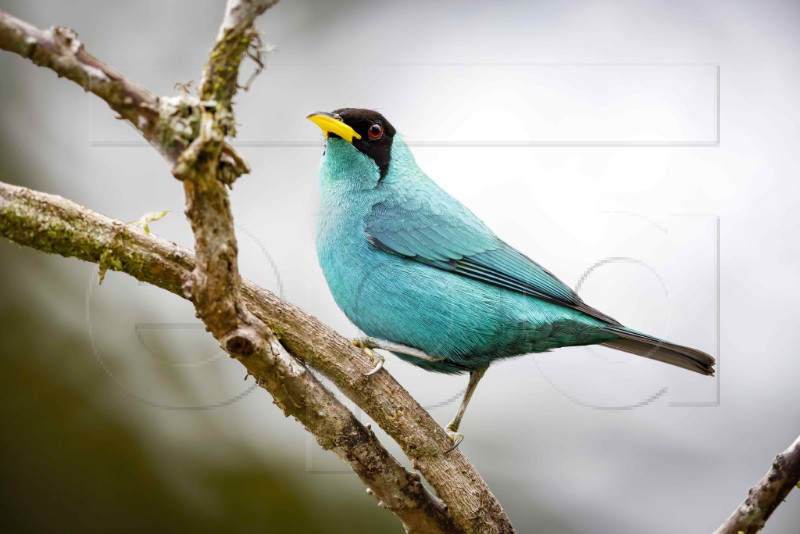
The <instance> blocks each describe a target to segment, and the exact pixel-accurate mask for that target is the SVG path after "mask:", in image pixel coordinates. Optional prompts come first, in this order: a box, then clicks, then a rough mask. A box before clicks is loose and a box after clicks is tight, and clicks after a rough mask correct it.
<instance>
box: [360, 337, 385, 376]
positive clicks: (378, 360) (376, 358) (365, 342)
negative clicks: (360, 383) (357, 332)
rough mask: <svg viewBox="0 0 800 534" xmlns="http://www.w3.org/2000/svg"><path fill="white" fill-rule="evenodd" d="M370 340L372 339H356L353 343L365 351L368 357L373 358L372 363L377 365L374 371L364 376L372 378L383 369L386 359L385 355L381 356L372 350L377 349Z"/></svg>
mask: <svg viewBox="0 0 800 534" xmlns="http://www.w3.org/2000/svg"><path fill="white" fill-rule="evenodd" d="M370 340H371V338H368V337H366V338H358V339H354V340H353V341H352V343H353V345H355V346H356V347H358V348H360V349H361V350H363V351H364V352H365V353H366V354H367V356H369V357H370V358H372V361H373V362H374V363H375V367H373V368H372V370H371V371H369V372H368V373H365V374H364V376H372V375H374V374H375V373H377V372H378V371H380V370H381V369H383V362H384V361H385V358H384V357H383V355H381V354H379V353H377V352H375V351H374V350H372V349H373V348H376V347H374V346H373V345H372V344H371V343H370Z"/></svg>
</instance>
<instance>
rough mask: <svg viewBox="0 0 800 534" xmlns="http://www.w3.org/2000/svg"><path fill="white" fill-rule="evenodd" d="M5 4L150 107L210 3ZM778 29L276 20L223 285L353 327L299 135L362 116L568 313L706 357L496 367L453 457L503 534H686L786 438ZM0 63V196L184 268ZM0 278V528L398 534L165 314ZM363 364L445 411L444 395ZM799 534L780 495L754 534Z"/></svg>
mask: <svg viewBox="0 0 800 534" xmlns="http://www.w3.org/2000/svg"><path fill="white" fill-rule="evenodd" d="M0 5H1V6H2V9H4V10H7V11H9V12H11V13H12V14H14V15H16V16H19V17H21V18H23V19H25V20H27V21H29V22H31V23H33V24H35V25H37V26H42V27H47V26H50V25H54V24H59V25H65V26H70V27H73V28H75V29H76V30H78V32H79V34H80V37H81V39H82V40H83V42H84V43H85V44H86V46H87V47H88V49H89V50H90V51H91V52H93V53H94V54H95V55H97V56H98V57H100V58H102V59H103V60H105V61H106V62H108V63H109V64H110V65H112V66H114V67H116V68H118V69H120V70H121V71H123V72H124V73H126V74H127V75H129V76H130V77H132V78H133V79H135V80H137V81H139V82H141V83H142V84H143V85H145V86H147V87H149V88H150V89H152V90H153V91H155V92H157V93H159V94H174V92H175V91H174V90H173V85H174V84H175V83H176V82H188V81H189V80H197V77H198V74H199V72H200V66H201V65H202V62H203V60H204V58H205V55H206V53H207V51H208V49H209V47H210V46H211V44H212V42H213V37H214V36H215V35H216V30H217V27H218V24H219V21H220V20H221V16H222V9H223V5H224V2H222V1H210V0H202V1H201V0H195V1H170V2H155V1H150V0H147V1H137V2H122V1H105V2H101V1H63V0H62V1H56V0H33V1H26V2H23V1H9V0H3V1H2V2H1V3H0ZM798 23H800V5H799V4H797V3H796V2H791V1H783V2H780V1H771V2H758V3H755V2H736V1H727V2H723V1H705V2H683V1H678V2H630V3H620V2H531V3H504V4H502V5H500V4H493V3H489V2H458V3H456V2H449V3H446V2H439V3H435V4H434V3H426V2H402V3H389V2H383V3H376V2H327V3H323V2H290V1H285V2H282V3H280V4H279V5H278V6H277V7H275V8H274V9H272V10H271V11H269V12H268V14H267V15H266V16H264V17H263V18H262V19H261V20H260V22H259V27H260V29H261V30H262V31H263V32H264V35H265V40H266V41H267V42H269V43H272V44H274V45H275V46H276V47H277V48H276V50H275V51H274V52H272V53H270V55H269V57H268V67H267V69H266V71H265V72H264V73H263V74H262V76H261V77H260V78H259V79H258V80H257V81H256V82H255V84H254V85H253V88H252V90H251V91H250V92H249V93H243V94H241V95H240V96H239V97H238V102H239V107H238V121H239V123H240V138H239V146H240V148H241V151H242V152H243V153H244V154H245V156H246V157H247V158H248V160H249V161H250V163H251V165H252V167H253V173H252V175H251V176H247V177H244V178H242V179H241V180H240V181H239V182H238V183H237V184H236V186H235V188H234V191H233V193H232V201H233V209H234V214H235V216H236V221H237V224H238V226H239V230H240V232H239V239H240V242H241V258H240V260H241V265H242V271H243V272H244V274H245V275H246V276H248V277H249V278H251V279H253V280H256V281H258V282H259V283H261V284H263V285H264V286H266V287H268V288H270V289H272V290H274V291H278V292H281V293H282V294H283V295H284V296H285V298H287V299H289V300H291V301H292V302H294V303H296V304H298V305H300V306H301V307H303V308H304V309H306V310H308V311H309V312H311V313H313V314H315V315H317V316H318V317H320V318H322V319H323V320H324V321H325V322H326V323H328V324H330V325H331V326H333V327H334V328H336V329H337V330H339V331H340V332H342V333H343V334H345V335H348V336H355V335H357V334H358V332H357V330H356V329H355V327H353V326H352V325H351V324H349V323H348V321H347V320H346V318H345V317H344V316H343V315H342V313H341V312H340V311H339V310H338V309H337V307H336V305H335V303H334V302H333V300H332V298H331V297H330V294H329V292H328V290H327V287H326V286H325V282H324V280H323V278H322V274H321V271H320V269H319V267H318V266H317V262H316V256H315V251H314V227H315V217H316V212H317V206H318V199H317V180H316V169H317V166H318V164H319V158H320V155H321V150H322V148H321V147H322V137H321V135H320V133H319V132H318V130H317V129H316V127H314V126H313V125H312V124H310V123H308V122H307V121H305V120H304V117H305V115H306V114H308V113H310V112H312V111H316V110H331V109H333V108H337V107H343V106H358V107H372V108H377V109H379V110H381V111H382V112H383V113H384V114H385V115H386V116H387V117H388V118H389V120H390V121H392V122H393V124H394V125H395V126H396V127H397V128H398V130H399V131H400V133H402V134H404V135H405V136H406V137H407V139H408V140H409V143H410V144H411V145H412V146H413V147H414V148H413V149H414V152H415V154H416V156H417V160H418V162H419V163H420V165H421V166H422V167H423V168H424V169H425V170H426V171H427V172H428V173H429V174H430V175H431V176H432V177H433V178H434V179H435V180H436V181H438V182H439V183H440V184H441V185H443V186H444V187H445V188H446V189H448V190H449V191H450V192H451V193H453V194H454V195H456V196H457V197H458V198H459V199H461V200H462V201H464V202H465V203H467V204H468V205H469V206H470V207H471V208H472V209H473V210H474V211H475V212H476V213H477V214H478V215H479V216H481V217H482V218H483V219H484V220H485V221H486V222H487V223H488V224H489V225H490V226H491V227H492V228H493V229H495V230H496V231H497V233H499V234H500V235H501V236H502V237H504V238H505V239H507V240H508V241H509V242H511V243H512V244H514V245H515V246H517V247H519V248H520V249H521V250H523V251H524V252H526V253H527V254H529V255H531V256H533V257H535V258H536V259H537V260H538V261H540V262H541V263H543V264H544V265H545V266H547V267H548V268H549V269H551V270H552V271H554V272H555V273H557V274H558V275H559V276H560V277H561V278H562V279H563V280H565V281H566V282H567V283H568V284H570V285H572V286H580V293H581V295H583V296H584V298H585V299H586V300H588V301H589V302H590V303H591V304H593V305H594V306H596V307H598V308H600V309H602V310H603V311H606V312H607V313H609V314H611V315H613V316H615V317H616V318H618V319H620V320H621V321H623V322H625V323H626V324H629V325H630V326H633V327H636V328H639V329H642V330H646V331H649V332H652V333H655V334H658V335H661V336H664V337H667V338H669V339H671V340H673V341H676V342H680V343H684V344H687V345H692V346H696V347H698V348H701V349H703V350H706V351H708V352H710V353H712V354H714V355H718V356H719V359H720V366H719V370H720V372H719V374H718V378H717V379H708V378H703V377H700V376H695V375H690V374H688V373H686V372H684V371H681V370H678V369H672V368H669V367H667V366H664V365H660V364H657V363H653V362H650V361H646V360H643V359H636V358H633V357H629V356H627V355H623V354H619V353H613V352H611V351H606V350H603V349H585V348H576V349H562V350H558V351H556V352H553V353H549V354H543V355H539V356H536V357H533V356H527V357H523V358H518V359H515V360H512V361H508V362H505V363H503V364H500V365H497V366H495V367H493V368H492V369H491V370H490V372H489V373H487V375H486V377H485V378H484V380H483V382H482V384H481V387H480V388H479V389H478V392H477V394H476V395H475V397H474V399H473V402H472V405H471V407H470V410H469V412H468V414H467V416H466V419H465V422H464V424H463V426H462V430H463V432H464V433H465V434H466V440H465V441H464V443H463V444H462V445H461V447H462V449H463V450H464V452H465V453H466V454H467V455H468V456H469V457H470V459H471V460H472V462H473V463H474V464H475V465H476V466H477V468H478V469H479V470H480V471H481V473H482V474H483V475H484V477H485V478H486V480H487V481H488V483H489V484H490V486H491V487H492V488H493V490H494V491H495V493H496V495H497V496H498V498H499V499H500V501H501V502H502V503H503V505H504V507H505V508H506V510H507V511H508V513H509V514H510V516H511V518H512V521H513V522H514V523H515V525H516V526H517V527H518V529H519V530H520V531H521V532H532V531H539V532H555V533H562V532H563V533H567V532H576V533H583V532H609V533H610V532H631V533H638V532H652V533H668V532H669V533H672V532H709V531H711V530H713V529H714V528H716V526H718V524H719V523H720V522H721V521H722V520H723V519H724V518H725V517H726V516H727V515H728V514H729V513H730V512H731V511H732V510H733V508H734V507H735V506H736V505H737V504H738V503H739V502H740V501H741V499H742V498H743V497H744V496H745V494H746V490H747V488H749V486H750V485H752V484H753V483H754V482H755V481H756V480H757V479H758V478H759V477H760V476H761V475H762V474H763V473H764V471H765V470H766V469H767V467H768V465H769V462H770V461H771V458H772V456H773V455H774V454H776V453H777V452H779V451H780V450H782V449H783V448H785V447H786V446H787V445H788V444H789V443H791V442H792V441H793V439H794V438H795V437H796V436H797V433H798V432H800V425H799V424H798V421H799V420H800V417H798V416H800V402H798V401H800V389H798V387H797V382H796V376H797V374H798V372H799V371H800V363H798V359H797V358H796V356H795V351H796V346H797V345H798V343H797V341H798V340H797V329H796V328H795V325H796V324H797V323H798V322H799V321H800V317H798V315H797V312H796V307H795V303H796V302H798V300H800V286H798V284H797V283H796V282H794V281H795V280H796V273H797V272H798V267H800V255H798V252H797V250H798V247H797V245H796V239H793V237H794V234H795V232H796V229H797V228H798V226H800V215H798V214H797V211H796V210H795V209H794V207H795V204H796V203H797V196H798V193H799V191H798V186H797V164H796V157H794V156H795V152H796V147H797V133H796V132H797V128H796V125H797V124H798V121H799V119H800V117H799V116H798V115H799V113H798V111H799V110H800V107H798V104H797V100H796V95H797V94H798V84H799V83H800V76H799V75H798V70H797V67H796V65H797V62H798V55H799V54H798V52H799V51H800V37H798V34H797V31H796V28H797V27H798ZM250 68H252V67H250ZM0 72H2V75H1V76H0V102H2V103H1V104H0V113H2V115H1V116H2V120H3V128H2V133H0V136H2V144H1V145H0V158H1V160H2V161H1V162H0V170H1V171H2V176H3V178H2V179H3V180H5V181H7V182H10V183H14V184H21V185H26V186H29V187H33V188H36V189H40V190H44V191H47V192H51V193H56V194H60V195H63V196H65V197H68V198H71V199H73V200H75V201H76V202H78V203H81V204H83V205H86V206H88V207H90V208H92V209H94V210H97V211H99V212H101V213H104V214H107V215H109V216H112V217H115V218H119V219H122V220H134V219H137V218H139V217H140V216H141V215H142V214H144V213H145V212H151V211H160V210H164V209H168V210H170V211H171V213H170V214H169V215H168V216H167V217H166V218H165V219H163V220H162V221H159V222H157V223H154V224H153V225H152V230H153V231H154V232H155V233H157V234H159V235H161V236H164V237H167V238H169V239H172V240H174V241H175V242H177V243H180V244H182V245H185V246H190V245H191V234H190V232H189V229H188V225H187V224H186V222H185V220H184V219H183V215H182V205H183V195H182V191H181V188H180V186H179V184H178V183H177V182H176V181H175V180H174V179H172V178H171V177H170V175H169V171H168V169H167V167H166V165H165V164H164V162H163V161H162V160H161V159H160V157H159V156H158V154H157V153H156V152H155V151H154V150H152V149H150V148H148V147H146V146H144V145H143V144H142V142H141V141H140V140H139V138H138V137H137V135H136V133H135V132H134V131H133V130H132V129H131V128H130V127H129V126H127V125H125V124H122V123H120V122H119V121H115V120H114V119H113V114H112V113H111V112H109V110H108V109H107V108H106V106H105V104H104V103H102V102H100V101H98V100H96V99H94V98H93V97H91V96H90V95H87V94H85V93H84V92H83V91H82V90H81V89H80V88H78V87H76V86H74V85H73V84H70V83H66V82H64V81H61V80H57V79H56V77H55V76H54V75H53V74H52V73H50V72H47V71H45V70H41V69H37V68H34V67H33V66H32V65H30V64H29V63H27V62H24V61H22V60H21V59H19V58H17V57H12V56H11V55H9V54H2V55H0ZM0 272H2V282H0V284H1V286H0V291H2V295H3V298H2V299H0V314H2V321H0V329H2V330H1V331H0V350H1V351H2V359H0V365H1V366H2V367H3V369H2V371H1V372H0V380H1V381H2V387H0V391H2V397H3V398H2V402H1V403H0V421H2V424H3V428H4V431H3V438H2V440H0V449H2V455H3V458H4V460H3V461H2V462H0V484H1V485H2V492H3V498H2V499H0V502H2V503H3V504H2V505H1V506H2V507H3V513H2V514H0V516H1V517H2V519H0V521H2V522H7V523H9V524H10V525H14V526H17V527H21V528H24V529H25V530H29V531H63V530H81V531H104V530H109V529H113V530H117V531H127V530H130V531H139V530H141V529H142V528H159V529H166V528H171V529H173V530H178V531H183V530H186V531H188V530H193V531H195V532H197V531H219V530H226V531H232V532H252V531H270V532H272V531H274V532H300V531H320V532H331V531H341V532H348V531H353V530H364V531H381V530H388V531H399V530H400V528H399V524H398V523H397V522H396V521H394V520H393V519H392V518H391V517H390V516H389V514H387V513H385V512H382V511H380V510H379V509H378V508H377V506H375V502H374V500H373V499H372V498H371V497H369V496H367V495H365V494H364V490H363V487H362V486H361V485H360V483H359V481H358V480H357V479H356V477H355V476H354V475H352V474H350V473H349V472H347V471H346V469H345V468H343V466H342V465H341V464H340V463H339V462H338V460H337V459H336V458H335V457H332V456H331V455H328V454H327V453H323V452H322V451H320V450H319V448H318V447H317V445H316V444H315V443H314V442H313V440H312V439H311V438H310V437H309V436H307V435H306V434H305V433H304V431H303V430H302V429H301V427H300V426H299V425H298V424H297V423H296V422H294V421H292V420H287V419H285V418H284V417H283V416H282V415H281V413H280V412H279V410H277V409H276V408H275V407H274V406H273V405H272V403H271V401H270V399H269V398H268V396H267V395H265V394H263V393H262V392H261V391H260V390H255V391H252V392H251V391H250V388H251V386H252V383H251V382H243V381H242V376H243V370H242V369H241V367H240V366H238V365H236V364H234V363H232V362H230V361H229V360H228V358H227V357H225V356H224V355H223V354H220V352H219V350H218V349H217V348H216V347H215V345H214V343H213V341H211V340H210V338H209V337H208V336H207V335H206V334H204V333H203V331H202V328H201V327H198V323H197V320H196V319H195V318H194V315H193V311H192V309H191V307H190V305H188V304H187V303H185V302H183V301H181V300H179V299H178V298H176V297H174V296H172V295H168V294H165V293H164V292H162V291H159V290H156V289H154V288H152V287H149V286H144V285H140V284H137V283H136V282H135V281H133V280H132V279H130V278H128V277H126V276H124V275H120V274H117V273H108V274H107V276H106V279H105V281H104V282H103V284H102V285H101V286H98V285H97V282H96V268H95V267H94V266H91V265H86V264H83V263H79V262H77V261H74V260H65V259H62V258H57V257H49V256H46V255H43V254H40V253H36V252H32V251H30V250H23V249H20V248H19V247H17V246H16V245H12V244H9V243H7V242H4V243H0ZM387 368H388V369H389V370H390V372H391V373H392V374H393V375H394V376H396V377H397V379H398V380H399V381H400V382H401V383H402V384H403V385H404V386H406V387H407V388H408V389H409V390H410V391H411V392H412V393H413V394H414V396H415V397H416V398H418V399H419V400H420V402H422V403H423V404H424V405H426V406H428V407H430V409H431V413H432V414H433V416H434V417H435V418H436V419H437V420H438V421H440V422H441V423H442V424H445V423H446V422H447V421H448V420H449V419H450V417H451V416H452V415H453V413H454V411H455V409H456V405H457V401H455V402H454V401H453V399H454V398H457V396H458V394H459V392H460V391H461V389H462V388H463V387H464V385H465V383H466V378H465V377H446V376H439V375H432V374H426V373H424V372H422V371H420V370H417V369H415V368H413V367H412V366H410V365H407V364H405V363H402V362H400V361H399V360H397V359H395V358H393V357H391V356H390V357H389V358H388V361H387ZM364 421H365V422H367V420H366V418H364ZM392 450H393V451H394V452H395V453H396V454H398V455H400V452H399V450H398V449H397V448H396V447H394V448H392ZM798 522H800V512H798V503H797V495H795V494H792V495H790V497H789V499H788V502H787V503H786V504H784V505H783V506H782V507H781V508H780V509H779V510H778V511H777V512H776V514H775V516H774V518H773V519H772V520H771V521H770V523H769V525H768V527H767V529H766V532H772V533H780V532H793V531H796V529H797V524H798Z"/></svg>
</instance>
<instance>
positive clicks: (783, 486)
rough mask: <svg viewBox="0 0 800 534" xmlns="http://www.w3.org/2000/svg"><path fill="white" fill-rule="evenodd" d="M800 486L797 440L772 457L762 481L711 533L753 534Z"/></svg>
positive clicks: (799, 446)
mask: <svg viewBox="0 0 800 534" xmlns="http://www.w3.org/2000/svg"><path fill="white" fill-rule="evenodd" d="M798 483H800V437H798V438H797V439H796V440H795V442H794V443H792V444H791V446H789V448H788V449H786V450H785V451H783V452H782V453H780V454H779V455H778V456H776V457H775V460H774V461H773V462H772V467H771V468H770V470H769V471H767V474H766V475H764V478H762V479H761V480H759V481H758V483H757V484H756V485H755V486H753V487H752V488H750V491H749V492H748V493H747V498H746V499H745V500H744V502H743V503H742V504H740V505H739V507H738V508H737V509H736V510H735V511H734V512H733V513H732V514H731V516H730V517H729V518H728V519H727V520H725V522H724V523H723V524H722V526H721V527H719V528H718V529H717V530H716V532H714V534H754V533H755V532H758V531H759V530H761V529H762V528H764V525H765V524H766V522H767V519H769V516H771V515H772V512H774V511H775V509H776V508H777V507H778V506H779V505H780V504H781V503H782V502H783V501H784V500H785V499H786V497H787V496H788V495H789V492H790V491H792V488H794V487H795V486H797V484H798Z"/></svg>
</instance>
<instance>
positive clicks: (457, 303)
mask: <svg viewBox="0 0 800 534" xmlns="http://www.w3.org/2000/svg"><path fill="white" fill-rule="evenodd" d="M307 118H308V119H309V120H310V121H311V122H313V123H314V124H316V125H317V126H319V127H320V128H321V129H322V131H323V133H324V135H325V138H326V141H325V149H324V152H323V156H322V161H321V163H320V169H319V187H320V215H319V220H318V225H317V236H316V248H317V257H318V260H319V264H320V266H321V268H322V272H323V275H324V277H325V280H326V282H327V284H328V287H329V288H330V291H331V293H332V295H333V298H334V300H335V301H336V304H337V305H338V306H339V307H340V308H341V309H342V311H343V312H344V313H345V315H346V316H347V317H348V318H349V319H350V321H352V322H353V323H354V324H355V325H356V326H357V327H358V328H359V329H360V330H361V331H362V332H364V334H366V336H365V337H362V338H358V339H355V340H353V342H354V343H355V344H356V345H357V346H359V347H361V348H363V349H364V350H365V351H367V352H368V354H369V355H370V356H371V357H373V358H374V360H375V362H376V364H375V367H374V369H373V371H371V372H370V373H368V374H372V373H374V372H377V371H378V370H380V368H381V366H382V365H383V357H382V356H380V355H379V354H377V353H375V352H374V351H373V350H372V349H383V350H387V351H389V352H391V353H393V354H395V355H396V356H397V357H399V358H401V359H403V360H405V361H407V362H410V363H412V364H414V365H416V366H418V367H421V368H422V369H425V370H428V371H434V372H438V373H447V374H461V373H469V382H468V385H467V389H466V391H465V393H464V396H463V399H462V401H461V404H460V406H459V409H458V411H457V413H456V415H455V417H454V418H453V420H452V421H450V423H449V424H448V425H447V426H446V427H445V430H446V432H447V434H448V435H449V436H450V438H451V439H452V441H453V446H452V448H455V447H457V446H458V444H459V443H460V442H461V440H462V439H463V434H461V433H460V432H459V427H460V425H461V421H462V418H463V417H464V413H465V411H466V409H467V405H468V404H469V401H470V399H471V398H472V395H473V393H474V392H475V388H476V387H477V385H478V382H479V381H480V380H481V378H482V377H483V375H484V373H485V372H486V369H487V368H488V367H489V366H490V365H491V364H492V363H493V362H495V361H496V360H502V359H505V358H510V357H514V356H520V355H524V354H530V353H541V352H547V351H550V350H552V349H556V348H559V347H567V346H581V345H595V344H599V345H603V346H606V347H611V348H613V349H617V350H620V351H624V352H627V353H631V354H635V355H639V356H644V357H646V358H650V359H652V360H657V361H660V362H664V363H668V364H671V365H675V366H678V367H681V368H683V369H688V370H690V371H694V372H697V373H700V374H703V375H713V374H714V364H715V360H714V358H713V357H711V356H710V355H708V354H707V353H705V352H702V351H700V350H697V349H693V348H689V347H685V346H681V345H677V344H674V343H671V342H668V341H665V340H662V339H659V338H658V337H655V336H651V335H648V334H645V333H642V332H639V331H636V330H633V329H631V328H628V327H626V326H624V325H622V324H621V323H620V322H618V321H617V320H615V319H613V318H612V317H610V316H608V315H606V314H605V313H603V312H601V311H599V310H597V309H595V308H593V307H591V306H589V305H588V304H586V303H585V302H584V301H583V300H582V299H581V297H579V296H578V295H577V294H576V293H575V292H574V291H573V290H572V289H571V288H570V287H569V286H567V285H566V284H565V283H564V282H562V281H561V280H559V279H558V278H556V276H555V275H553V274H552V273H551V272H550V271H548V270H547V269H545V268H544V267H542V266H541V265H539V264H538V263H536V262H535V261H533V260H532V259H530V258H528V257H527V256H526V255H525V254H523V253H522V252H520V251H519V250H517V249H515V248H514V247H512V246H511V245H509V244H508V243H506V242H505V241H503V240H502V239H500V238H499V237H498V236H497V235H496V234H495V233H494V232H493V231H492V230H490V229H489V227H488V226H487V225H486V224H485V223H484V222H483V221H481V220H480V219H479V218H478V217H477V216H476V215H475V214H473V213H472V212H471V211H470V210H469V209H468V208H467V207H466V206H464V205H463V204H462V203H461V202H459V201H458V200H456V199H455V198H454V197H452V196H451V195H450V194H448V193H447V192H446V191H444V190H443V189H442V188H441V187H439V186H438V185H437V184H436V183H435V182H434V181H433V180H431V179H430V178H429V177H428V175H427V174H425V172H424V171H423V170H422V169H420V167H419V166H418V165H417V163H416V161H415V159H414V155H413V154H412V152H411V150H410V148H409V146H408V144H407V143H406V142H405V140H404V139H403V137H402V136H401V135H400V134H398V133H397V130H396V129H395V127H394V126H393V125H392V124H391V123H390V122H389V121H388V120H386V118H385V117H384V116H383V115H382V114H381V113H379V112H377V111H373V110H369V109H360V108H341V109H337V110H335V111H333V112H316V113H312V114H310V115H308V116H307ZM452 448H451V449H448V450H452Z"/></svg>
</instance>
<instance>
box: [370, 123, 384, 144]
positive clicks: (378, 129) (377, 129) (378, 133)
mask: <svg viewBox="0 0 800 534" xmlns="http://www.w3.org/2000/svg"><path fill="white" fill-rule="evenodd" d="M367 133H368V134H369V138H370V139H372V140H373V141H374V140H377V139H380V138H381V137H382V136H383V126H381V125H380V124H378V123H377V122H376V123H375V124H373V125H372V126H370V127H369V130H368V131H367Z"/></svg>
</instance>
